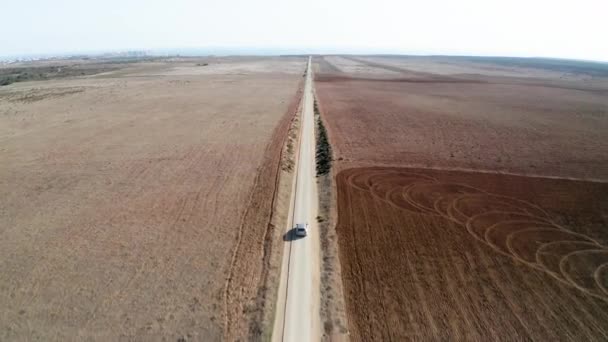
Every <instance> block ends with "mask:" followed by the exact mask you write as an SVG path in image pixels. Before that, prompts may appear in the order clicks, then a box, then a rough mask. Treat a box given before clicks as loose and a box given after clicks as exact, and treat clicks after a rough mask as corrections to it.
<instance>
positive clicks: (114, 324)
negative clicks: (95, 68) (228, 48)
mask: <svg viewBox="0 0 608 342" xmlns="http://www.w3.org/2000/svg"><path fill="white" fill-rule="evenodd" d="M304 68H305V59H296V58H285V59H278V58H277V59H259V58H256V59H253V58H252V59H226V60H214V61H213V62H212V63H210V64H209V65H208V66H204V67H203V66H196V63H194V62H191V61H187V60H182V61H178V62H174V63H164V62H153V63H138V64H133V65H126V66H125V67H124V68H122V69H121V70H118V71H115V72H110V73H108V74H104V75H99V76H93V77H90V76H89V77H82V78H75V79H64V80H54V81H46V82H27V83H17V84H13V85H11V86H8V87H3V88H1V89H0V146H1V147H0V165H1V166H0V217H1V219H0V274H1V276H0V332H1V333H0V339H2V340H13V339H26V340H35V339H40V340H84V339H93V340H119V339H129V340H131V339H135V340H150V339H151V338H154V339H157V338H158V339H161V338H167V339H169V340H175V339H177V338H180V337H185V338H192V339H199V340H200V339H203V338H204V339H205V340H218V339H220V338H221V336H222V335H223V334H230V336H236V337H246V336H247V334H249V331H248V329H249V324H250V323H251V322H250V320H251V318H252V317H253V316H251V314H250V313H248V312H247V311H246V310H243V308H244V307H245V308H248V309H255V305H257V304H256V301H255V300H256V298H255V297H256V296H257V291H258V288H259V287H260V286H261V285H263V284H262V280H261V279H262V278H263V274H262V270H261V269H262V262H263V258H264V243H265V241H264V234H266V230H267V229H269V226H268V220H269V216H270V211H271V209H272V208H271V200H272V194H273V191H274V182H275V178H274V177H275V176H276V172H275V171H273V170H272V169H270V168H269V166H267V165H268V164H270V165H271V166H272V165H274V166H275V167H277V166H278V163H279V161H280V156H279V154H278V153H279V152H280V146H279V148H278V149H276V148H274V147H272V146H274V145H276V144H279V145H281V141H282V139H283V138H284V136H285V135H286V123H288V122H289V119H290V115H292V114H293V110H294V108H293V107H294V105H293V103H294V101H296V97H297V89H298V86H299V84H300V81H301V78H302V77H301V75H302V72H303V70H304ZM273 163H274V164H273ZM252 200H256V202H255V203H252ZM252 207H253V208H254V209H251V210H249V211H250V212H251V211H253V214H251V213H250V214H249V216H248V219H249V220H254V221H255V222H256V224H255V225H254V226H248V225H247V222H245V221H244V220H245V215H246V213H247V212H248V208H252ZM263 222H266V223H265V224H260V223H263ZM243 229H249V230H250V231H248V232H247V234H248V235H247V236H248V237H251V238H252V241H245V242H243V244H249V243H250V244H251V246H250V247H249V249H247V250H242V248H241V249H239V247H238V239H239V237H241V236H243V233H242V232H243ZM238 253H241V254H239V256H240V257H243V258H244V260H246V261H247V263H248V265H247V266H243V265H239V262H238V261H237V262H234V261H233V260H234V259H233V256H235V255H237V254H238ZM237 268H238V269H237ZM242 269H247V270H248V273H245V274H240V273H238V272H240V271H241V270H242ZM235 272H236V273H238V274H237V275H240V276H241V277H234V273H235ZM231 276H232V286H238V287H239V294H240V297H238V298H237V299H235V298H232V297H230V295H231V293H229V292H230V291H227V289H228V287H227V286H228V278H229V277H231ZM243 277H245V278H243ZM227 292H228V293H227ZM226 296H228V298H226ZM235 301H238V303H237V304H235ZM233 305H238V310H237V309H236V308H237V307H233ZM248 306H252V307H248ZM232 321H237V322H240V324H239V325H238V326H230V327H227V326H226V324H227V322H232Z"/></svg>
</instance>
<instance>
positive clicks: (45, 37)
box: [0, 0, 608, 62]
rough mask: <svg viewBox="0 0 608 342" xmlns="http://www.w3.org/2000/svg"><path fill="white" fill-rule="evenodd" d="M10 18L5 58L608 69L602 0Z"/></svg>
mask: <svg viewBox="0 0 608 342" xmlns="http://www.w3.org/2000/svg"><path fill="white" fill-rule="evenodd" d="M3 12H4V13H7V14H8V15H5V16H3V33H2V34H1V35H0V57H24V56H44V55H69V54H95V53H103V52H112V51H127V50H134V51H141V50H150V51H159V50H164V51H170V50H199V51H206V50H208V51H209V53H211V54H213V53H214V50H215V51H220V52H219V53H217V52H216V53H215V54H223V53H222V52H221V51H223V52H224V54H239V53H240V52H242V53H245V54H288V53H293V54H301V53H365V54H416V55H478V56H517V57H551V58H567V59H581V60H595V61H604V62H608V43H606V42H605V37H603V35H604V33H605V31H606V29H605V27H604V26H603V21H604V18H603V16H604V14H605V13H607V12H608V3H606V2H605V1H599V0H578V1H572V0H565V1H560V2H555V1H548V0H536V1H533V2H529V1H523V0H513V1H502V0H501V1H497V0H495V1H482V0H462V1H458V2H454V1H440V0H429V1H424V2H421V1H389V0H376V1H371V0H365V1H362V0H351V1H346V0H334V1H331V2H324V1H321V0H312V1H309V2H305V3H294V2H290V3H287V2H285V1H280V0H263V1H256V2H251V1H245V0H226V1H222V2H210V1H191V0H173V1H170V2H167V1H159V0H149V1H143V0H131V1H118V0H107V1H103V2H90V1H89V2H82V1H76V0H56V1H53V2H49V1H44V0H22V1H12V2H6V3H5V4H3Z"/></svg>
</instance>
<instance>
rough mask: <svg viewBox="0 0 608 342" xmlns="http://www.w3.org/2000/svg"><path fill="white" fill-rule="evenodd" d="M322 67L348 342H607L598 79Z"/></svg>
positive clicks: (449, 67)
mask: <svg viewBox="0 0 608 342" xmlns="http://www.w3.org/2000/svg"><path fill="white" fill-rule="evenodd" d="M316 62H317V63H316V65H315V66H316V84H315V87H316V93H317V97H318V100H319V106H320V108H321V112H322V115H323V118H324V120H325V124H326V127H327V130H328V132H329V135H330V141H331V143H332V148H333V150H334V151H335V152H334V157H335V161H334V175H335V176H336V178H335V179H336V187H337V217H338V219H337V221H338V222H337V226H336V230H337V235H338V241H337V245H338V250H339V255H340V266H341V276H340V277H341V279H342V283H343V287H344V292H345V306H346V312H347V316H348V326H349V330H350V337H351V339H352V340H354V341H370V340H407V339H415V340H446V339H455V340H528V339H534V340H605V339H606V338H608V326H607V325H606V322H608V315H607V312H608V266H606V265H608V230H607V228H608V159H606V156H607V155H608V96H607V95H608V78H607V77H606V76H608V75H604V71H602V70H596V69H594V68H593V67H591V68H589V69H585V68H584V67H582V66H580V65H575V66H571V65H568V66H555V65H547V66H544V65H539V64H537V63H531V65H520V64H517V63H514V62H513V61H510V60H509V61H503V60H500V61H496V60H481V61H480V60H463V59H458V58H456V59H449V58H398V57H363V56H362V57H346V56H330V57H324V58H317V59H316ZM600 69H601V67H600Z"/></svg>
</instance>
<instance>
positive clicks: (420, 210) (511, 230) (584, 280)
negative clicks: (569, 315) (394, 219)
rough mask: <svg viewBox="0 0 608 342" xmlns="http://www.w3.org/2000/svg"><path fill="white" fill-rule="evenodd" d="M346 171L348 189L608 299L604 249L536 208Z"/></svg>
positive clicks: (392, 174) (419, 179)
mask: <svg viewBox="0 0 608 342" xmlns="http://www.w3.org/2000/svg"><path fill="white" fill-rule="evenodd" d="M345 172H347V176H346V183H347V184H348V186H351V187H353V188H356V189H358V190H362V191H366V192H369V193H371V195H372V196H374V197H375V198H377V199H380V200H381V201H384V202H386V203H387V204H389V205H391V206H393V207H396V208H399V209H402V210H407V211H410V212H413V213H417V214H424V215H436V216H441V217H444V218H445V219H446V220H449V221H452V222H453V223H455V224H456V225H457V226H459V227H461V228H462V229H464V230H466V231H467V232H468V233H469V234H470V235H471V236H472V237H473V238H475V239H477V240H478V241H480V242H482V243H483V244H485V245H487V246H488V247H490V248H491V249H492V250H494V251H496V252H497V253H500V254H503V255H506V256H508V257H510V258H512V259H514V260H516V261H518V262H520V263H522V264H524V265H527V266H529V267H532V268H534V269H537V270H540V271H543V272H546V273H547V274H548V275H550V276H551V277H553V278H554V279H556V280H557V281H560V282H563V283H565V284H567V285H569V286H572V287H574V288H576V289H578V290H580V291H582V292H584V293H586V294H588V295H590V296H593V297H596V298H599V299H602V300H608V246H606V245H604V244H602V243H601V242H600V241H598V240H597V239H594V238H592V237H590V236H587V235H584V234H581V233H578V232H575V231H573V230H571V229H568V228H567V227H564V226H562V225H560V224H558V223H556V222H554V221H553V220H552V219H551V217H550V215H549V214H548V213H547V211H545V210H544V209H543V208H541V207H539V206H538V205H536V204H534V203H530V202H527V201H525V200H521V199H518V198H514V197H509V196H504V195H498V194H493V193H490V192H487V191H485V190H484V189H481V188H478V187H473V186H470V185H467V184H459V183H452V182H445V181H441V180H438V179H437V178H434V177H431V176H429V175H424V174H422V173H418V172H411V171H404V170H399V169H367V168H362V169H350V170H346V171H345Z"/></svg>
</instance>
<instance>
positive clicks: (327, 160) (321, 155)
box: [314, 99, 332, 176]
mask: <svg viewBox="0 0 608 342" xmlns="http://www.w3.org/2000/svg"><path fill="white" fill-rule="evenodd" d="M314 111H315V121H316V122H317V153H316V163H317V176H321V175H324V174H327V173H329V170H330V169H331V161H332V157H331V156H332V154H331V145H330V144H329V139H328V138H327V130H326V129H325V126H324V125H323V120H321V113H320V112H319V106H318V105H317V99H315V102H314Z"/></svg>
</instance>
